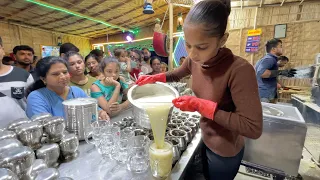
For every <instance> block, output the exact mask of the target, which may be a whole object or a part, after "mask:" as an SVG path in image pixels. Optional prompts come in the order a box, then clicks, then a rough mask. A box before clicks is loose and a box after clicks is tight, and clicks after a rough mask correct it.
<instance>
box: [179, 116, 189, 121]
mask: <svg viewBox="0 0 320 180" xmlns="http://www.w3.org/2000/svg"><path fill="white" fill-rule="evenodd" d="M177 119H179V120H182V121H185V120H186V119H187V117H186V116H177Z"/></svg>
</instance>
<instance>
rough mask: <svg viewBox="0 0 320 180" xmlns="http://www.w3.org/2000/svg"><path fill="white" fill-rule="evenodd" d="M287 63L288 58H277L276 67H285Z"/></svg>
mask: <svg viewBox="0 0 320 180" xmlns="http://www.w3.org/2000/svg"><path fill="white" fill-rule="evenodd" d="M288 62H289V58H288V57H287V56H279V57H278V66H279V67H280V68H282V67H285V66H286V65H287V64H288Z"/></svg>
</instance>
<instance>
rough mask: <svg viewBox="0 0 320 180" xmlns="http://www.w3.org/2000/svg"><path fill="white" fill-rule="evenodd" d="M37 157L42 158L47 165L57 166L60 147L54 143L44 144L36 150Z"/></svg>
mask: <svg viewBox="0 0 320 180" xmlns="http://www.w3.org/2000/svg"><path fill="white" fill-rule="evenodd" d="M36 156H37V158H38V159H43V160H44V162H45V163H46V164H47V166H48V167H57V166H58V165H59V164H58V163H57V161H58V158H59V156H60V148H59V145H58V144H56V143H52V144H44V145H43V146H42V147H41V148H40V149H38V150H37V151H36Z"/></svg>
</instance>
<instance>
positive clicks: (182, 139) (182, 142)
mask: <svg viewBox="0 0 320 180" xmlns="http://www.w3.org/2000/svg"><path fill="white" fill-rule="evenodd" d="M169 134H170V135H171V136H172V137H176V138H177V139H178V140H179V148H180V150H181V151H184V150H186V149H187V140H186V138H187V137H186V136H187V133H186V132H185V131H184V130H181V129H172V130H171V131H170V132H169Z"/></svg>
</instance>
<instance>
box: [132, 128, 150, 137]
mask: <svg viewBox="0 0 320 180" xmlns="http://www.w3.org/2000/svg"><path fill="white" fill-rule="evenodd" d="M133 132H134V135H135V136H140V135H142V136H147V135H148V132H146V131H145V130H143V129H135V130H134V131H133Z"/></svg>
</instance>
